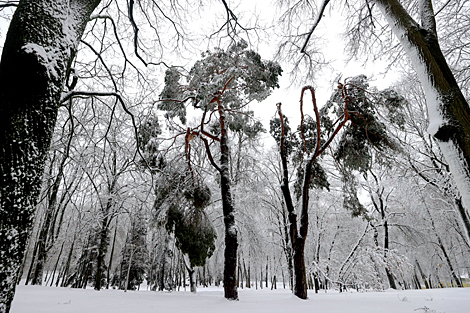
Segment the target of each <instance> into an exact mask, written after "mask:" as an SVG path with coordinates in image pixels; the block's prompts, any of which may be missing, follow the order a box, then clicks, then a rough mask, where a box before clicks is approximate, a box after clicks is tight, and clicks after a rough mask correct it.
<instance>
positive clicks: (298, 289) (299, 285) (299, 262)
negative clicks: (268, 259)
mask: <svg viewBox="0 0 470 313" xmlns="http://www.w3.org/2000/svg"><path fill="white" fill-rule="evenodd" d="M304 247H305V241H304V240H303V239H302V238H300V237H299V238H297V239H296V240H295V245H294V278H295V279H294V294H295V295H296V296H297V297H299V298H300V299H307V275H306V272H305V258H304Z"/></svg>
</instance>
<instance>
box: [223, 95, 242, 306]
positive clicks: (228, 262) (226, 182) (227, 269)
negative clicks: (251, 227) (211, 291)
mask: <svg viewBox="0 0 470 313" xmlns="http://www.w3.org/2000/svg"><path fill="white" fill-rule="evenodd" d="M218 106H219V116H220V129H221V135H220V189H221V194H222V210H223V214H224V225H225V251H224V296H225V298H226V299H229V300H238V290H237V281H236V275H237V251H238V238H237V229H236V227H235V216H234V206H233V198H232V192H231V188H230V172H229V158H230V153H229V147H228V134H227V129H226V127H225V126H226V125H225V110H224V108H223V106H222V104H221V103H218Z"/></svg>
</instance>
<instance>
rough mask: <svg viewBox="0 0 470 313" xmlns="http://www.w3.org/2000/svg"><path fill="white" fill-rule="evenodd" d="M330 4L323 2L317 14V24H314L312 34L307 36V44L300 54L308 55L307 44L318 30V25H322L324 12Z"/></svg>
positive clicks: (327, 1)
mask: <svg viewBox="0 0 470 313" xmlns="http://www.w3.org/2000/svg"><path fill="white" fill-rule="evenodd" d="M329 2H330V0H323V3H322V4H321V6H320V10H319V11H318V14H317V18H316V19H315V22H313V26H312V29H311V30H310V32H309V33H308V35H307V39H305V43H304V45H303V46H302V49H300V53H306V50H305V49H306V47H307V44H308V42H309V40H310V37H312V34H313V32H314V31H315V28H317V26H318V24H319V23H320V21H321V19H322V17H323V12H325V9H326V7H327V5H328V3H329Z"/></svg>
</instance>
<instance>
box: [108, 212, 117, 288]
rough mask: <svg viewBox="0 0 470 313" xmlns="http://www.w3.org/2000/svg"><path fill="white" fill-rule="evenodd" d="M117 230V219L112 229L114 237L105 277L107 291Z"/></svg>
mask: <svg viewBox="0 0 470 313" xmlns="http://www.w3.org/2000/svg"><path fill="white" fill-rule="evenodd" d="M117 228H118V219H116V226H115V229H114V236H113V244H112V246H111V255H110V256H109V264H108V272H107V275H106V289H109V277H110V273H109V272H110V271H111V266H112V265H113V254H114V246H115V244H116V234H117Z"/></svg>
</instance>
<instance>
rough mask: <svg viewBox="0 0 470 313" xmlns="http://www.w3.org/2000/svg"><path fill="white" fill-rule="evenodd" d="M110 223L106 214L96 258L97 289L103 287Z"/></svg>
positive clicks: (102, 223)
mask: <svg viewBox="0 0 470 313" xmlns="http://www.w3.org/2000/svg"><path fill="white" fill-rule="evenodd" d="M109 201H111V200H109ZM108 225H109V223H108V216H105V217H103V220H102V221H101V230H100V234H99V238H100V239H99V246H98V256H97V258H96V274H95V290H100V289H101V283H102V278H103V269H104V258H105V256H106V252H107V251H108V233H109V227H108ZM126 288H127V287H126Z"/></svg>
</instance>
